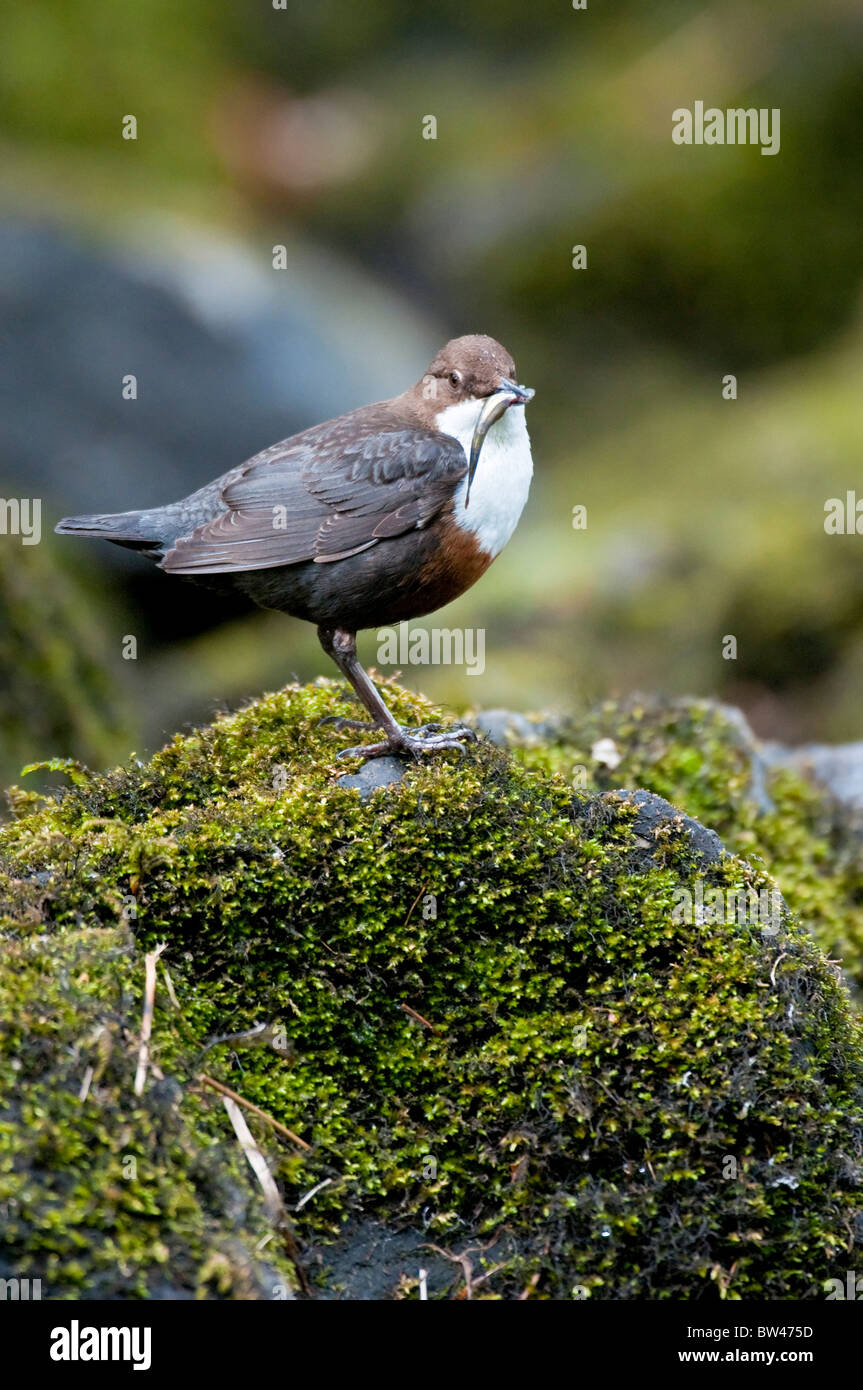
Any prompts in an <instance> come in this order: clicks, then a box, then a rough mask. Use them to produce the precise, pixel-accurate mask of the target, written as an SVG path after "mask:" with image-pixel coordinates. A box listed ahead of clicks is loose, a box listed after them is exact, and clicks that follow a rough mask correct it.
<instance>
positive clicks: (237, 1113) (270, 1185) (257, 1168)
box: [222, 1096, 308, 1299]
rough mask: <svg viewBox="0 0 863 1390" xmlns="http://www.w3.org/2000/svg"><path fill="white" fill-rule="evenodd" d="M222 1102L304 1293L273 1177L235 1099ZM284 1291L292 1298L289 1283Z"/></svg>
mask: <svg viewBox="0 0 863 1390" xmlns="http://www.w3.org/2000/svg"><path fill="white" fill-rule="evenodd" d="M222 1103H223V1105H224V1107H225V1109H226V1110H227V1112H228V1119H229V1120H230V1121H231V1124H232V1125H233V1127H234V1133H235V1134H236V1136H237V1138H238V1140H239V1141H240V1148H241V1149H242V1150H243V1153H244V1154H245V1155H246V1158H247V1159H248V1162H249V1167H250V1168H251V1170H252V1172H253V1173H254V1175H255V1177H256V1178H257V1179H258V1182H259V1183H260V1185H261V1191H262V1192H263V1194H264V1201H265V1203H266V1206H267V1214H268V1216H269V1218H270V1221H271V1222H272V1224H273V1226H274V1227H275V1228H276V1230H277V1231H278V1232H279V1233H280V1234H281V1236H282V1239H283V1240H284V1242H285V1248H286V1250H287V1251H288V1254H289V1255H290V1257H291V1260H292V1261H293V1264H294V1269H295V1270H296V1273H297V1278H298V1279H299V1281H300V1284H301V1285H302V1286H303V1289H304V1291H305V1292H306V1293H308V1285H307V1284H306V1279H305V1275H304V1274H303V1271H302V1268H301V1266H300V1263H299V1260H298V1258H297V1253H298V1252H297V1243H296V1241H295V1240H294V1236H293V1232H292V1230H291V1226H290V1222H289V1221H288V1215H287V1212H286V1211H285V1207H284V1203H283V1202H282V1197H281V1193H280V1192H279V1189H278V1188H277V1187H276V1183H275V1179H274V1178H273V1175H272V1173H271V1172H270V1170H269V1168H268V1167H267V1160H266V1159H265V1158H264V1155H263V1154H262V1153H261V1151H260V1149H259V1148H258V1146H257V1144H256V1143H255V1141H254V1139H253V1138H252V1133H251V1130H250V1129H249V1126H248V1125H247V1124H246V1121H245V1119H244V1117H243V1112H242V1110H241V1109H240V1107H239V1105H237V1103H236V1101H234V1100H232V1099H231V1097H230V1096H223V1097H222ZM287 1294H288V1298H289V1299H293V1296H294V1291H293V1289H292V1288H291V1286H290V1284H288V1286H287Z"/></svg>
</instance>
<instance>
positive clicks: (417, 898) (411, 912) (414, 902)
mask: <svg viewBox="0 0 863 1390" xmlns="http://www.w3.org/2000/svg"><path fill="white" fill-rule="evenodd" d="M427 888H428V880H426V882H425V883H424V884H423V886H422V888H421V889H420V891H419V892H418V893H417V895H416V897H415V898H414V900H413V902H412V903H411V905H410V911H409V912H408V915H407V917H406V918H405V920H404V921H403V922H402V929H404V928H405V927H406V926H407V924H408V922H409V921H410V920H411V917H412V916H413V910H414V908H415V907H416V905H417V903H418V902H419V900H420V898H421V897H422V895H423V893H424V892H425V890H426V889H427Z"/></svg>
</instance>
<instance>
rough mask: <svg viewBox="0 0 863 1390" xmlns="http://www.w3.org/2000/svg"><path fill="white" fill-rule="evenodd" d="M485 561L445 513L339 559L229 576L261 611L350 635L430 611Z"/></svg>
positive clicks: (459, 590) (470, 538)
mask: <svg viewBox="0 0 863 1390" xmlns="http://www.w3.org/2000/svg"><path fill="white" fill-rule="evenodd" d="M491 560H492V557H491V556H490V555H489V554H488V553H487V552H486V551H484V550H481V549H480V547H479V546H478V545H477V542H476V540H475V538H474V537H473V535H471V534H470V533H469V532H466V531H463V530H462V529H461V528H460V527H459V526H458V525H457V524H456V523H455V522H454V521H453V520H452V516H451V515H449V516H446V517H443V518H442V519H441V520H440V521H439V522H438V523H437V524H436V525H435V526H432V527H429V528H428V529H427V530H425V531H411V532H409V533H408V534H407V535H405V536H396V537H394V538H393V539H391V540H386V541H381V542H380V543H379V544H378V545H375V546H373V547H372V548H371V549H369V550H364V551H362V552H361V553H360V554H359V555H351V556H348V557H347V558H346V559H344V560H334V561H332V562H330V563H329V564H323V565H319V564H315V563H314V562H313V561H309V562H307V563H304V564H302V565H285V566H283V567H281V568H276V569H268V570H249V571H247V572H246V573H245V574H239V575H236V576H232V578H233V582H234V584H235V585H236V587H237V588H238V589H241V590H242V591H243V592H244V593H246V594H248V596H249V598H251V599H253V600H254V602H255V603H257V604H260V606H261V607H262V608H275V609H278V610H279V611H280V612H283V613H290V614H291V615H292V616H293V617H295V618H305V619H306V621H307V622H311V623H316V624H317V625H318V626H323V627H343V628H346V629H347V630H348V631H350V632H357V631H359V630H360V629H361V628H367V627H383V626H390V625H391V624H392V623H397V622H401V621H402V620H403V619H406V618H421V617H423V616H424V615H425V614H426V613H433V612H434V611H435V610H436V609H438V608H442V607H443V606H444V604H447V603H451V602H452V600H453V599H455V598H458V596H459V594H463V593H464V591H465V589H469V588H470V586H471V585H472V584H475V583H476V581H477V579H479V577H480V575H482V574H484V572H485V571H486V570H487V569H488V567H489V565H490V564H491Z"/></svg>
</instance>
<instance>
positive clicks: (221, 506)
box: [56, 334, 533, 758]
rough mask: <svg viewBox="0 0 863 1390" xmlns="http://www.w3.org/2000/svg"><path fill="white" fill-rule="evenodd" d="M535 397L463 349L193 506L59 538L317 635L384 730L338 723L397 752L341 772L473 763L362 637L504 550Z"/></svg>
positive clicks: (427, 607) (209, 490)
mask: <svg viewBox="0 0 863 1390" xmlns="http://www.w3.org/2000/svg"><path fill="white" fill-rule="evenodd" d="M532 396H533V391H531V390H530V389H529V388H528V387H525V386H518V385H516V372H515V363H514V362H513V360H512V358H511V357H510V355H509V353H508V352H507V351H506V349H505V348H503V347H501V345H500V343H497V342H495V340H494V339H493V338H487V337H485V336H483V335H481V334H472V335H468V336H466V337H462V338H453V339H452V340H451V341H450V342H448V343H447V345H446V347H444V348H442V350H441V351H440V352H439V353H438V355H437V357H436V358H435V359H434V361H433V362H432V363H431V366H430V367H429V369H428V371H427V372H426V373H425V375H424V376H423V377H422V379H421V380H420V381H418V382H417V384H416V385H415V386H412V387H411V388H410V389H409V390H408V391H405V392H403V393H402V395H400V396H395V397H394V398H393V399H392V400H389V401H380V402H378V403H377V404H375V405H366V406H362V407H361V408H360V409H359V410H352V411H350V412H349V413H348V414H347V415H340V416H339V417H338V418H337V419H335V420H327V421H326V422H325V423H324V424H322V425H314V426H313V427H312V428H311V429H307V430H303V431H302V432H301V433H300V434H295V435H293V436H292V437H291V438H290V439H283V440H282V442H281V443H280V444H272V445H271V446H270V447H269V448H268V449H264V450H263V451H262V452H261V453H259V454H255V456H254V458H251V459H249V460H248V462H247V463H242V464H240V465H239V467H237V468H232V469H231V470H230V472H228V473H225V474H224V475H223V476H222V477H221V478H217V479H216V480H215V482H212V483H208V484H207V486H206V487H202V488H200V489H199V490H198V491H197V492H193V493H192V494H191V496H189V497H185V498H183V500H182V501H180V502H172V503H170V504H169V505H168V506H166V507H154V508H152V509H151V510H149V511H137V512H120V513H119V514H115V515H109V516H98V515H96V516H73V517H66V518H65V520H63V521H61V522H60V524H59V525H58V526H57V528H56V529H57V531H59V532H61V533H63V534H65V535H81V536H98V537H101V538H102V539H104V540H109V541H113V542H114V544H115V545H122V546H126V547H129V548H130V549H133V550H140V551H141V552H142V553H143V554H145V555H148V556H149V557H150V558H151V559H153V560H155V561H156V562H157V563H158V565H159V566H160V568H161V569H163V570H165V571H166V572H167V573H168V574H178V575H183V576H186V577H187V578H190V579H200V580H202V581H203V582H205V583H206V584H208V585H211V586H213V587H216V588H222V589H226V588H228V589H238V590H240V591H241V592H242V593H244V594H246V595H248V597H249V598H251V599H253V600H254V602H255V603H257V604H259V605H260V606H261V607H262V608H275V609H278V610H279V611H281V612H283V613H290V614H291V615H292V616H293V617H295V618H305V619H306V621H307V622H311V623H316V624H317V628H318V636H319V638H320V641H321V645H322V646H323V648H324V651H326V652H328V653H329V655H330V656H331V657H332V658H333V660H334V661H335V662H336V665H337V666H338V667H339V668H340V670H341V671H342V672H343V673H344V674H345V675H346V676H347V678H348V680H349V681H350V683H351V685H352V686H353V688H354V690H355V692H356V694H357V695H358V697H359V699H360V700H361V701H362V703H363V705H365V707H366V709H367V710H368V712H369V714H370V715H371V717H372V723H371V724H367V723H361V722H359V721H356V720H347V719H344V720H336V721H335V722H336V723H337V724H338V725H339V727H341V728H352V729H374V728H377V729H381V730H382V731H383V733H384V736H385V737H384V741H383V742H378V743H373V744H369V745H367V746H361V747H357V748H347V749H344V750H343V751H342V753H341V754H340V756H341V757H348V756H350V755H352V754H362V755H363V756H365V757H367V758H371V757H379V756H381V755H383V754H387V753H396V754H405V753H409V754H412V755H413V756H414V757H417V756H419V755H420V754H423V753H433V752H437V751H438V750H439V749H443V748H459V749H461V748H462V745H463V740H464V739H466V738H471V737H473V731H472V730H470V729H466V728H464V727H462V726H456V727H454V728H451V729H441V728H440V726H439V725H430V724H427V725H424V726H423V727H422V728H420V729H407V728H404V727H403V726H402V725H401V724H399V723H398V722H397V721H396V720H395V719H394V718H393V716H392V714H391V713H390V711H389V710H388V709H387V706H386V705H385V703H384V701H383V700H382V698H381V696H380V695H379V694H378V692H377V690H376V689H375V687H374V685H373V684H372V682H371V680H370V679H369V677H368V675H367V674H366V672H365V671H364V669H363V667H362V666H361V665H360V663H359V661H358V660H357V647H356V634H357V632H358V631H359V630H360V629H361V628H366V627H382V626H389V625H391V624H393V623H397V622H401V621H402V620H404V619H410V618H421V617H423V616H424V615H425V614H427V613H431V612H433V611H434V609H436V608H440V607H442V606H443V604H445V603H449V602H450V601H451V600H452V599H454V598H457V597H458V595H459V594H462V593H464V591H465V589H468V588H470V586H471V584H473V583H475V582H476V580H477V579H479V577H480V575H481V574H483V573H484V572H485V570H486V569H488V566H489V565H490V564H491V562H492V560H493V559H494V558H495V556H496V555H498V554H499V553H500V551H501V550H502V549H503V547H504V546H505V545H506V543H507V541H508V540H509V538H510V536H511V535H512V533H513V531H514V530H515V527H516V524H517V522H518V519H519V517H520V516H521V513H522V509H523V507H524V504H525V502H526V501H527V494H528V489H529V487H530V479H531V475H532V473H533V462H532V460H531V455H530V440H529V438H528V433H527V426H526V423H525V418H524V410H523V409H517V410H511V409H510V407H512V406H522V407H523V406H524V405H526V403H527V402H528V401H529V400H530V399H531V397H532ZM480 453H482V465H481V466H479V462H480Z"/></svg>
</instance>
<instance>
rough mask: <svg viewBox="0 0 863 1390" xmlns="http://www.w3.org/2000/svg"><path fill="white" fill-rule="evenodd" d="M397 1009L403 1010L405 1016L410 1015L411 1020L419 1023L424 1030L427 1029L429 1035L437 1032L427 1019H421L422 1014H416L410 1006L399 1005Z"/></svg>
mask: <svg viewBox="0 0 863 1390" xmlns="http://www.w3.org/2000/svg"><path fill="white" fill-rule="evenodd" d="M399 1008H400V1009H404V1011H405V1013H406V1014H410V1016H411V1018H415V1019H416V1021H417V1023H421V1024H422V1025H423V1027H424V1028H428V1030H429V1032H430V1033H436V1032H437V1029H436V1028H435V1026H434V1024H433V1023H429V1021H428V1019H427V1018H423V1016H422V1014H418V1013H417V1011H416V1009H412V1008H411V1006H410V1004H399Z"/></svg>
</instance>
